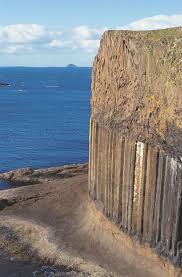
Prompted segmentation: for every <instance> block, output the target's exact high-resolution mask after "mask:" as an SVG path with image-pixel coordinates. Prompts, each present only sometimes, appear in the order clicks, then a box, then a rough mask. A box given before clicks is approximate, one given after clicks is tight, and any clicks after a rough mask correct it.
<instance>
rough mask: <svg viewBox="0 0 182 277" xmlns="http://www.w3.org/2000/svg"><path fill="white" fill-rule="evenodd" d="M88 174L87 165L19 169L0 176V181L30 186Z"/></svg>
mask: <svg viewBox="0 0 182 277" xmlns="http://www.w3.org/2000/svg"><path fill="white" fill-rule="evenodd" d="M87 172H88V164H87V163H86V164H72V165H65V166H61V167H50V168H43V169H36V170H34V169H32V168H29V167H28V168H21V169H17V170H12V171H9V172H6V173H2V174H0V179H2V180H6V181H9V182H11V183H12V184H13V183H14V184H15V185H26V184H27V185H30V184H38V183H42V182H48V181H50V180H56V179H61V178H69V177H72V176H75V175H79V174H85V173H87Z"/></svg>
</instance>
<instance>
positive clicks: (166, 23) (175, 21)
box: [121, 14, 182, 30]
mask: <svg viewBox="0 0 182 277" xmlns="http://www.w3.org/2000/svg"><path fill="white" fill-rule="evenodd" d="M179 26H182V14H178V15H156V16H152V17H146V18H143V19H140V20H137V21H133V22H131V23H130V24H128V25H126V26H123V27H121V29H128V30H155V29H164V28H171V27H179Z"/></svg>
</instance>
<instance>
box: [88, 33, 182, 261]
mask: <svg viewBox="0 0 182 277" xmlns="http://www.w3.org/2000/svg"><path fill="white" fill-rule="evenodd" d="M91 105H92V113H91V120H90V159H89V195H90V197H91V199H92V201H94V202H95V204H96V205H97V206H98V208H99V209H101V211H102V212H103V213H104V214H105V215H106V216H107V217H108V218H109V219H111V220H112V221H113V222H115V224H117V225H118V227H119V228H121V229H122V230H123V231H124V232H126V233H127V234H129V235H132V236H135V237H136V238H138V240H140V241H141V242H147V243H148V244H149V246H151V247H153V248H155V249H156V251H158V252H159V253H160V254H161V255H163V256H166V257H168V258H169V259H171V260H172V261H173V262H175V263H180V260H181V258H180V255H181V246H182V243H181V241H182V201H181V198H182V180H181V177H182V163H181V162H182V28H173V29H165V30H158V31H150V32H131V31H108V32H105V33H104V35H103V37H102V40H101V45H100V49H99V52H98V55H97V56H96V58H95V61H94V66H93V80H92V101H91Z"/></svg>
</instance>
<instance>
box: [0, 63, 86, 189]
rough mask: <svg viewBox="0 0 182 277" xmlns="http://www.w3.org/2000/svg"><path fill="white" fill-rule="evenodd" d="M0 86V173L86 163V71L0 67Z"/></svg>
mask: <svg viewBox="0 0 182 277" xmlns="http://www.w3.org/2000/svg"><path fill="white" fill-rule="evenodd" d="M0 81H2V82H8V83H9V84H10V86H9V87H0V172H5V171H8V170H12V169H16V168H21V167H29V166H30V167H33V168H41V167H49V166H58V165H63V164H69V163H79V162H86V161H87V160H88V125H89V115H90V94H91V93H90V83H91V68H25V67H20V68H0ZM9 186H10V185H9V184H7V183H4V182H1V183H0V188H1V189H2V188H8V187H9Z"/></svg>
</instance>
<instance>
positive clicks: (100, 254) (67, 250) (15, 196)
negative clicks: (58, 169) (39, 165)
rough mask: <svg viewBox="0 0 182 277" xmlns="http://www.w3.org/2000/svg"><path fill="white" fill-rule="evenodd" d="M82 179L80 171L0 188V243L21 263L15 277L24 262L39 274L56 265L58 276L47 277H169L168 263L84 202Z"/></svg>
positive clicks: (172, 271)
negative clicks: (36, 181) (33, 266)
mask: <svg viewBox="0 0 182 277" xmlns="http://www.w3.org/2000/svg"><path fill="white" fill-rule="evenodd" d="M87 179H88V176H87V174H82V175H78V176H74V177H70V178H65V179H57V180H50V181H49V182H46V183H41V184H37V185H30V186H24V187H19V188H15V189H11V190H4V191H1V192H0V199H1V200H0V201H1V203H3V204H2V206H1V212H0V245H1V247H3V248H4V249H6V251H7V252H8V253H10V255H11V257H14V259H15V261H17V262H18V261H19V262H20V264H21V265H22V268H21V269H20V268H19V269H20V270H19V273H18V267H15V268H14V270H15V271H14V276H18V277H19V276H22V275H21V273H22V272H21V270H22V269H23V264H22V262H26V264H27V263H30V264H32V263H34V264H35V265H36V266H38V268H37V270H38V271H39V272H40V270H41V267H42V265H46V266H48V267H49V269H50V270H52V272H53V269H55V268H57V269H58V271H59V272H58V273H59V274H60V272H61V274H60V275H56V274H55V272H53V273H54V274H55V275H50V276H55V277H56V276H93V277H94V276H95V277H96V276H98V277H101V276H102V277H111V276H119V277H122V276H123V277H124V276H128V277H146V276H148V277H158V276H159V277H169V276H170V277H174V276H175V275H174V272H175V271H174V269H173V267H172V266H170V264H169V263H167V262H166V261H163V262H161V260H160V258H159V257H157V256H156V255H155V254H154V253H153V252H152V251H151V250H150V249H147V247H145V246H143V247H142V248H141V247H140V245H139V244H138V243H137V242H136V241H135V240H133V239H131V238H129V237H128V236H127V235H125V234H123V233H122V232H120V231H119V230H118V229H117V227H116V226H114V224H112V223H110V222H109V221H108V220H107V219H106V218H104V216H103V215H102V214H101V213H100V212H99V211H98V210H97V209H96V208H95V207H94V205H93V204H92V203H91V202H90V201H88V194H87V187H88V183H87ZM61 268H62V271H61ZM63 269H64V270H63ZM2 270H3V267H2V268H1V273H3V271H2ZM16 270H17V271H16ZM4 272H7V271H6V268H4ZM25 272H26V271H25ZM63 272H64V273H63ZM65 272H66V274H67V275H64V274H65ZM18 274H19V275H18ZM22 274H23V273H22ZM4 276H7V277H9V276H8V275H4ZM23 276H24V275H23ZM27 276H28V275H27ZM37 276H41V275H38V274H37ZM43 276H44V275H43ZM46 276H47V275H46ZM48 276H49V275H48Z"/></svg>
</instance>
